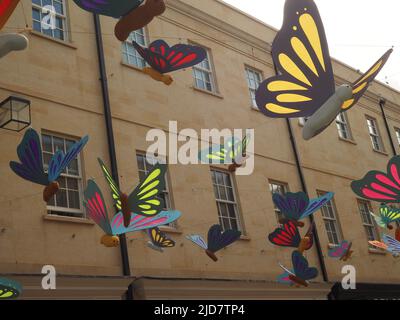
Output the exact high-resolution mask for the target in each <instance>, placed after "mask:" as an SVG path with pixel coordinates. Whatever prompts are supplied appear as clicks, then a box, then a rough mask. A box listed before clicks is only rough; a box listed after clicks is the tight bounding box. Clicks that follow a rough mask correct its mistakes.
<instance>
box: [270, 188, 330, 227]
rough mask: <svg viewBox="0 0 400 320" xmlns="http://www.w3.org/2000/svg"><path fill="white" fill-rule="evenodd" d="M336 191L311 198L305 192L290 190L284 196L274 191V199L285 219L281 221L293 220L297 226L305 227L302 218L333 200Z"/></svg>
mask: <svg viewBox="0 0 400 320" xmlns="http://www.w3.org/2000/svg"><path fill="white" fill-rule="evenodd" d="M333 196H334V193H332V192H328V193H326V194H324V195H323V196H322V197H320V198H317V199H312V200H310V199H309V197H308V195H307V194H306V193H304V192H298V193H291V192H288V193H286V194H285V195H284V196H282V195H280V194H279V193H274V194H273V196H272V200H273V201H274V203H275V205H276V206H277V207H278V209H279V210H280V212H281V213H282V215H283V217H284V219H281V220H280V221H279V222H280V223H282V224H284V223H285V222H286V221H288V220H289V221H293V222H294V223H295V224H296V225H297V226H299V227H304V223H303V222H300V220H303V219H305V218H306V217H308V216H310V215H312V214H313V213H314V212H315V211H317V210H319V209H321V208H322V207H323V206H324V205H326V204H327V203H328V202H329V201H331V200H332V198H333Z"/></svg>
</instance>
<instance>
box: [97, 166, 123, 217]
mask: <svg viewBox="0 0 400 320" xmlns="http://www.w3.org/2000/svg"><path fill="white" fill-rule="evenodd" d="M97 160H98V161H99V164H100V167H101V170H102V171H103V174H104V177H105V178H106V181H107V183H108V185H109V186H110V189H111V194H112V198H113V200H114V205H115V207H116V208H117V209H118V210H122V205H121V191H120V190H119V188H118V186H117V184H116V183H115V181H114V179H113V178H112V176H111V173H110V171H108V169H107V167H106V165H105V164H104V162H103V161H102V160H101V159H100V158H97Z"/></svg>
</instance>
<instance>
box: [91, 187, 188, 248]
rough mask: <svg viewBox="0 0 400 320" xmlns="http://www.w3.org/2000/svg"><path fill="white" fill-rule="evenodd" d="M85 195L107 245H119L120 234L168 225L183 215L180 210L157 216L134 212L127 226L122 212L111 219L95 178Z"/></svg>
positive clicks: (164, 212)
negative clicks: (103, 233)
mask: <svg viewBox="0 0 400 320" xmlns="http://www.w3.org/2000/svg"><path fill="white" fill-rule="evenodd" d="M84 197H85V201H84V204H85V207H86V210H87V213H88V215H89V217H90V218H91V219H92V220H93V221H94V222H95V223H96V224H97V225H98V226H99V227H100V228H101V229H103V231H104V232H105V235H104V236H103V237H102V238H101V241H100V242H101V244H103V245H104V246H106V247H117V246H118V245H119V243H120V241H119V237H118V236H119V235H121V234H125V233H129V232H135V231H140V230H146V229H152V228H155V227H158V226H162V225H166V224H168V223H171V222H174V221H175V220H177V219H178V218H179V217H180V216H181V213H180V212H179V211H162V212H160V213H158V214H157V215H155V216H154V215H153V216H143V215H138V214H135V213H132V214H131V219H130V222H129V225H128V226H127V227H125V226H124V215H123V214H122V212H119V213H117V214H116V215H115V216H114V217H113V218H112V220H111V221H110V219H109V216H108V213H107V208H106V205H105V201H104V198H103V195H102V193H101V191H100V188H99V187H98V186H97V184H96V183H95V182H94V181H93V180H89V181H88V184H87V188H86V189H85V192H84Z"/></svg>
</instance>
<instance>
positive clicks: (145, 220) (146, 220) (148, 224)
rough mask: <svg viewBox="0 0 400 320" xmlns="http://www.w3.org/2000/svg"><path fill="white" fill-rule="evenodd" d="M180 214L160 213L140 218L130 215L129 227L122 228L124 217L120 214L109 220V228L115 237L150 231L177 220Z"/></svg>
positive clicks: (140, 216) (177, 212) (174, 212)
mask: <svg viewBox="0 0 400 320" xmlns="http://www.w3.org/2000/svg"><path fill="white" fill-rule="evenodd" d="M180 216H181V213H180V212H179V211H162V212H160V213H159V214H157V215H156V216H151V217H149V216H147V217H145V216H142V215H138V214H134V213H132V215H131V220H130V223H129V226H128V227H127V228H125V226H124V216H123V214H122V213H121V212H120V213H118V214H117V215H115V216H114V217H113V219H112V220H111V227H112V230H113V232H114V234H116V235H120V234H123V233H128V232H135V231H140V230H147V229H152V228H155V227H159V226H163V225H166V224H169V223H172V222H174V221H175V220H177V219H179V217H180Z"/></svg>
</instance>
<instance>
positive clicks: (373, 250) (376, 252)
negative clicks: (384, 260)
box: [368, 248, 387, 256]
mask: <svg viewBox="0 0 400 320" xmlns="http://www.w3.org/2000/svg"><path fill="white" fill-rule="evenodd" d="M368 253H370V254H379V255H382V256H386V254H387V252H386V251H383V250H377V249H372V248H368Z"/></svg>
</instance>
